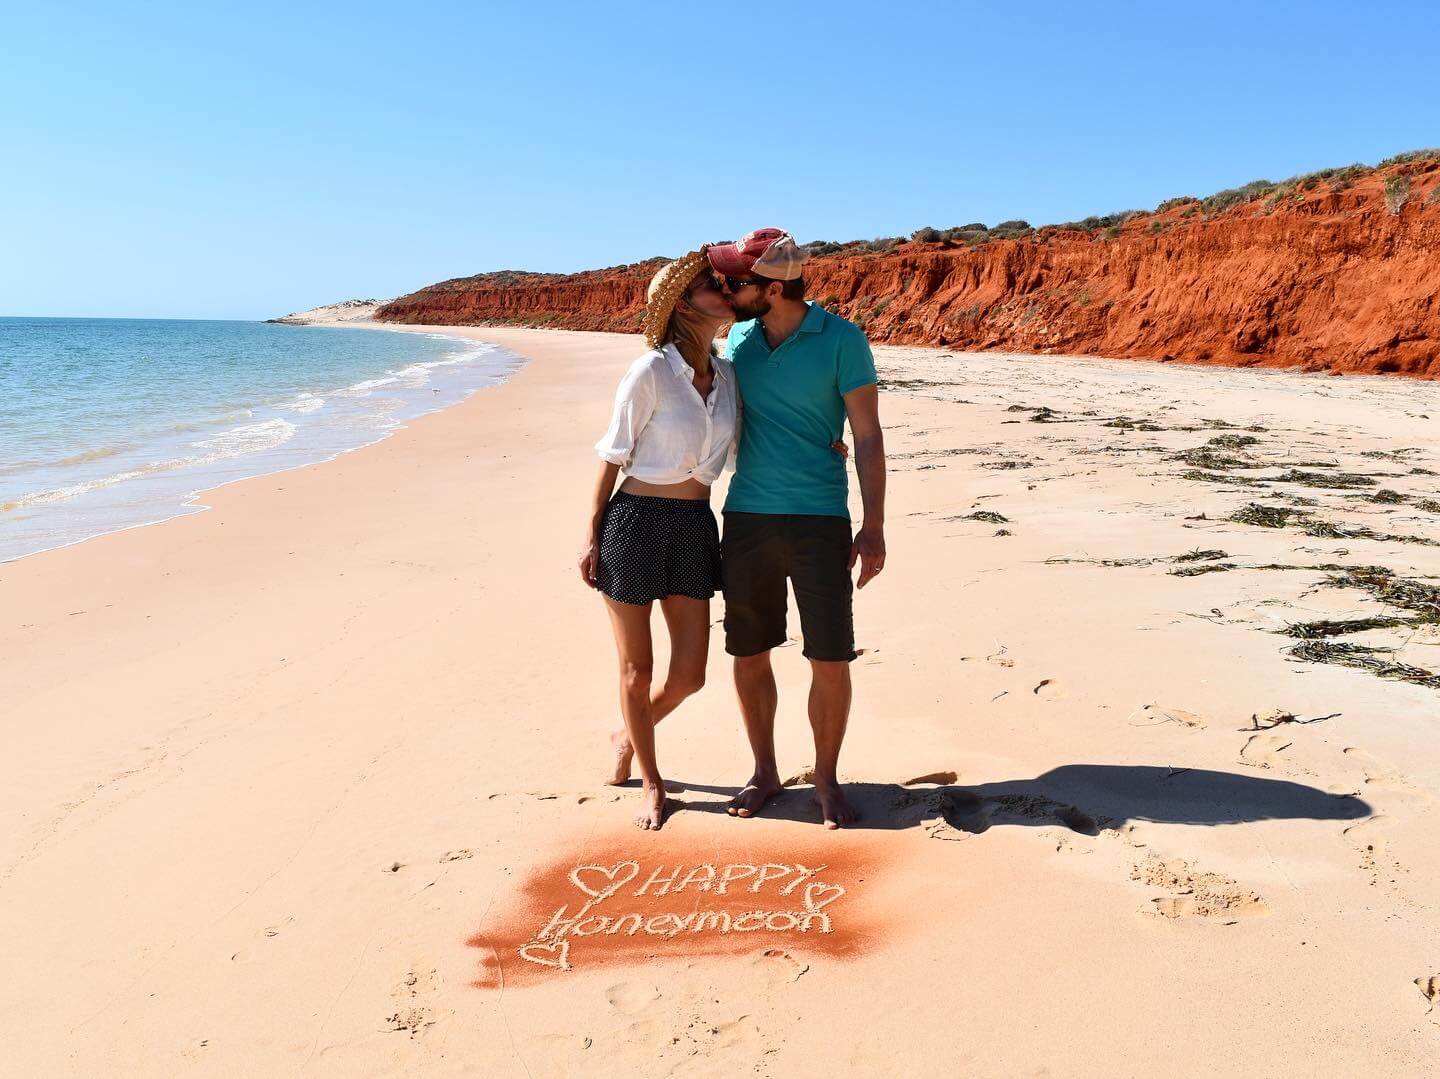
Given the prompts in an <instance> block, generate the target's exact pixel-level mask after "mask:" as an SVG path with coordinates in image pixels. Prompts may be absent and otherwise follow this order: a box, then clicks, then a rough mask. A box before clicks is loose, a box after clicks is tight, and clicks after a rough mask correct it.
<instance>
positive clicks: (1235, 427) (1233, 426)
mask: <svg viewBox="0 0 1440 1079" xmlns="http://www.w3.org/2000/svg"><path fill="white" fill-rule="evenodd" d="M1200 422H1201V423H1203V424H1204V425H1205V426H1206V427H1218V428H1221V429H1228V430H1232V431H1257V432H1263V431H1268V430H1270V428H1268V427H1261V426H1260V425H1259V424H1258V423H1252V424H1251V425H1250V426H1248V427H1241V426H1240V424H1238V423H1231V422H1230V421H1229V420H1212V419H1210V418H1209V417H1202V418H1201V421H1200Z"/></svg>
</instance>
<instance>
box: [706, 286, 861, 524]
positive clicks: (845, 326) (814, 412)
mask: <svg viewBox="0 0 1440 1079" xmlns="http://www.w3.org/2000/svg"><path fill="white" fill-rule="evenodd" d="M726 352H727V354H728V355H729V357H730V362H731V363H733V364H734V365H735V377H736V380H737V382H738V383H739V386H740V400H741V406H742V407H741V424H740V452H739V455H738V457H737V458H736V461H735V475H734V477H733V479H732V480H731V482H730V493H729V494H728V495H727V496H726V498H725V512H727V513H730V512H736V513H801V514H814V515H818V516H822V517H844V518H845V519H846V520H849V518H850V507H849V497H848V495H849V490H848V488H849V484H848V482H847V479H846V473H845V460H844V458H842V457H841V456H840V455H839V454H838V453H836V452H835V451H834V450H833V449H831V448H830V444H831V443H832V442H834V441H835V440H836V439H838V438H840V437H841V435H842V433H843V432H844V429H845V400H844V397H845V394H847V393H849V392H850V391H851V390H853V389H856V388H857V387H860V386H868V385H870V384H872V383H873V382H874V381H875V358H874V356H872V355H871V353H870V343H869V342H868V341H866V340H865V334H864V332H862V331H861V329H860V327H858V326H856V325H855V324H854V323H853V322H846V321H845V320H844V319H843V318H841V317H840V316H839V315H834V314H831V313H830V312H829V311H826V310H825V309H824V308H823V307H821V306H820V305H819V304H817V303H815V302H814V301H813V300H812V301H810V310H809V311H808V312H807V313H806V315H805V320H804V321H803V322H802V323H800V328H799V329H798V330H796V331H795V332H794V333H792V334H791V335H790V336H789V337H787V338H786V339H785V340H784V341H782V342H780V347H779V348H776V349H772V348H771V347H770V345H769V343H768V342H767V341H766V340H765V328H764V327H763V326H761V324H760V320H759V319H752V320H751V321H749V322H737V323H736V324H735V326H734V327H733V328H732V329H731V330H730V338H729V341H728V342H727V347H726Z"/></svg>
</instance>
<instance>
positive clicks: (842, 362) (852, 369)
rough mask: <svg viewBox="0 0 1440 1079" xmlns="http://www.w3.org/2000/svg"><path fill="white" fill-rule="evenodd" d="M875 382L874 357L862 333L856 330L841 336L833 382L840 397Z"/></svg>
mask: <svg viewBox="0 0 1440 1079" xmlns="http://www.w3.org/2000/svg"><path fill="white" fill-rule="evenodd" d="M876 381H877V378H876V374H875V356H874V355H873V354H872V353H871V351H870V342H869V341H867V340H866V339H865V335H864V333H862V332H860V331H859V330H858V329H857V330H855V331H854V332H852V333H847V334H845V335H844V336H842V337H841V338H840V349H839V355H838V356H837V357H836V360H835V382H836V384H837V385H838V386H839V388H840V394H841V396H842V397H843V396H844V395H845V394H847V393H849V392H850V391H851V390H857V389H859V388H860V387H861V386H870V385H873V384H874V383H875V382H876Z"/></svg>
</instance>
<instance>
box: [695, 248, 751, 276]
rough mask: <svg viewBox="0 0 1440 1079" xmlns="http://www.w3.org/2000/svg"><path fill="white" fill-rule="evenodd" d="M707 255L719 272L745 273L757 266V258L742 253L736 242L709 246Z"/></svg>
mask: <svg viewBox="0 0 1440 1079" xmlns="http://www.w3.org/2000/svg"><path fill="white" fill-rule="evenodd" d="M705 256H706V257H707V258H708V259H709V260H710V266H711V268H713V269H714V270H715V271H716V272H718V273H723V274H745V273H749V272H750V271H751V270H752V269H753V268H754V266H755V260H754V259H752V258H746V257H745V256H744V255H742V254H740V252H739V251H737V250H735V245H734V244H723V245H722V244H717V245H715V246H714V247H710V248H707V249H706V251H705Z"/></svg>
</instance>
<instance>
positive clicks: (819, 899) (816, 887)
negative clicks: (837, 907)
mask: <svg viewBox="0 0 1440 1079" xmlns="http://www.w3.org/2000/svg"><path fill="white" fill-rule="evenodd" d="M844 894H845V889H844V888H842V887H840V885H838V884H820V883H818V882H817V883H815V884H807V885H805V909H806V910H808V911H812V912H813V911H818V910H819V909H820V908H821V907H824V906H828V905H829V904H831V903H833V902H835V900H837V899H839V898H840V897H841V896H842V895H844Z"/></svg>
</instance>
